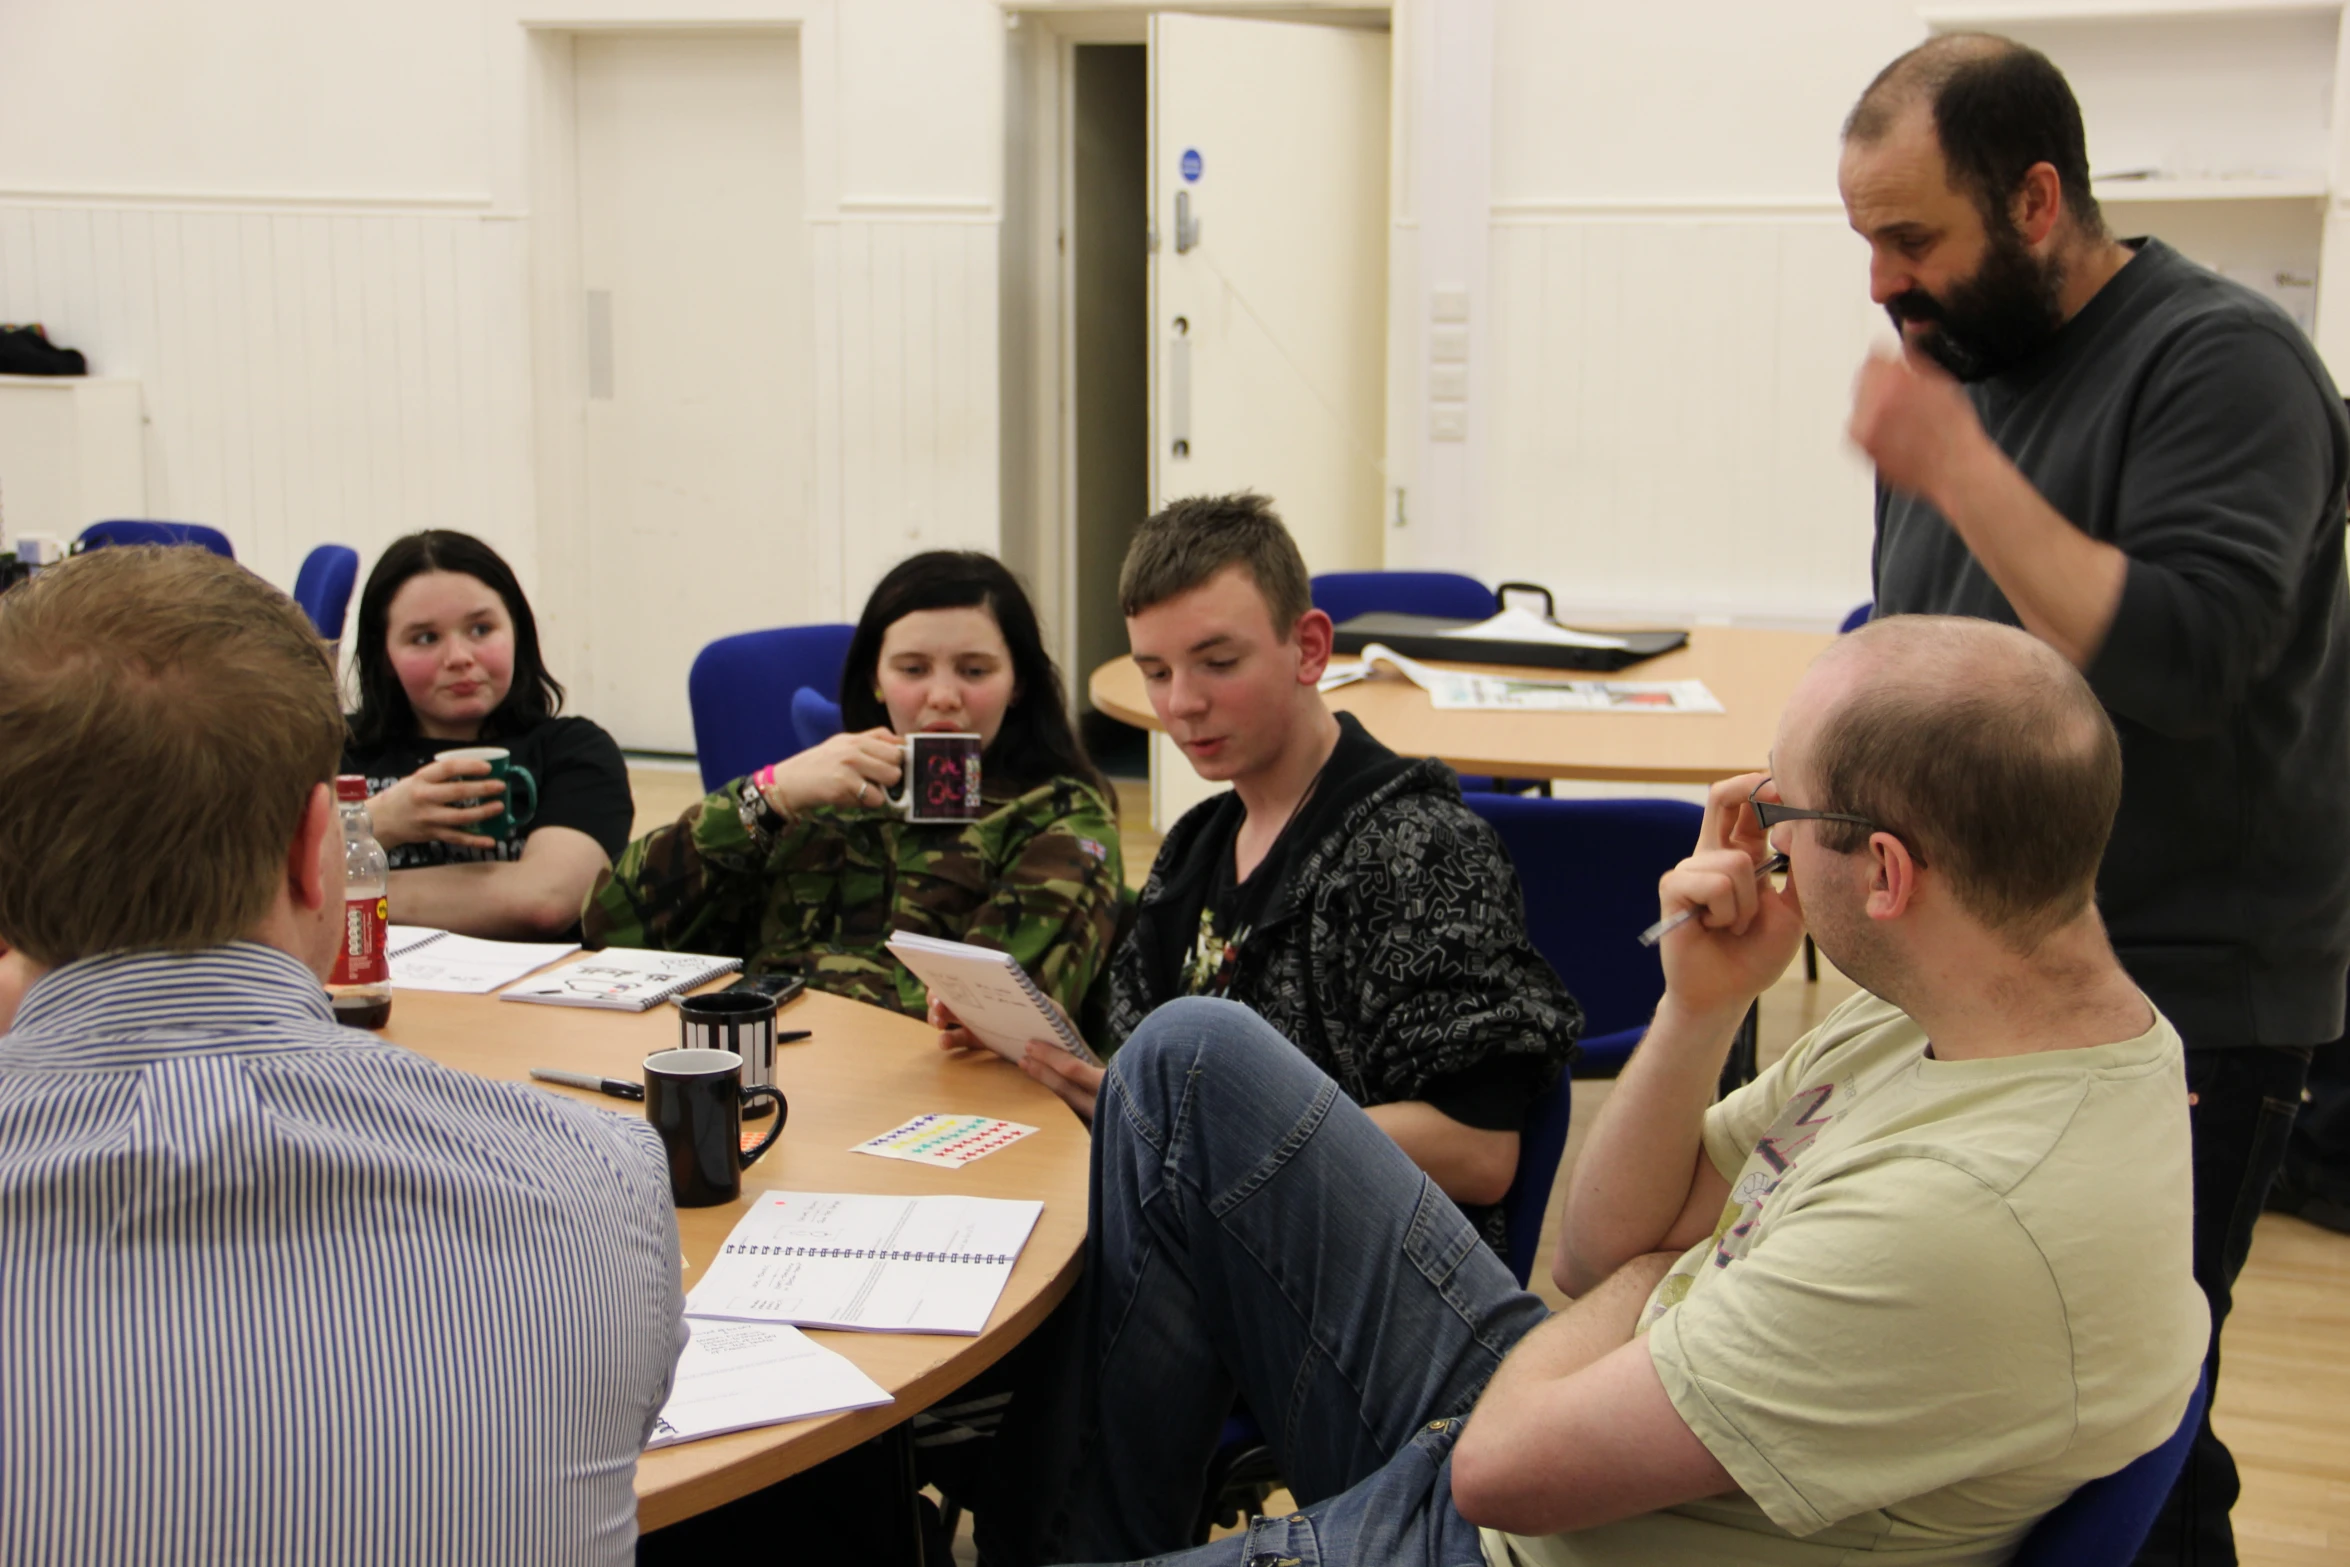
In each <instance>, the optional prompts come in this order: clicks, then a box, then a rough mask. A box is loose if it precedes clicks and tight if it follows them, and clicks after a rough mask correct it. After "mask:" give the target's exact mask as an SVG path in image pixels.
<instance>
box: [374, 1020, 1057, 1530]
mask: <svg viewBox="0 0 2350 1567" xmlns="http://www.w3.org/2000/svg"><path fill="white" fill-rule="evenodd" d="M777 1026H778V1028H781V1029H800V1028H804V1029H809V1030H812V1031H813V1033H814V1036H815V1037H813V1038H811V1039H807V1040H804V1041H801V1042H800V1043H797V1044H789V1045H784V1046H782V1047H781V1048H779V1049H778V1050H777V1052H776V1073H775V1075H776V1086H778V1087H779V1088H781V1089H782V1090H783V1092H784V1096H785V1097H786V1099H787V1100H789V1102H790V1105H791V1116H790V1121H789V1124H788V1125H787V1126H786V1128H785V1130H784V1133H783V1135H782V1137H780V1138H778V1139H777V1141H776V1144H775V1147H774V1148H773V1149H772V1150H771V1151H770V1152H769V1153H768V1154H767V1155H766V1156H765V1157H764V1158H762V1159H761V1160H760V1161H759V1162H758V1163H757V1164H754V1165H752V1166H751V1168H750V1169H749V1170H747V1171H745V1172H744V1174H743V1192H744V1199H743V1200H742V1201H739V1202H736V1203H733V1204H730V1205H728V1206H726V1207H720V1208H681V1209H679V1210H678V1214H677V1227H678V1232H679V1239H680V1240H681V1241H682V1242H683V1245H684V1251H685V1285H686V1288H688V1289H691V1288H692V1287H693V1285H694V1281H695V1279H696V1278H698V1277H699V1276H700V1273H701V1270H702V1268H703V1267H704V1266H706V1265H707V1264H708V1262H709V1261H710V1259H711V1258H712V1257H714V1256H716V1255H717V1253H718V1248H719V1246H720V1245H722V1244H723V1243H724V1242H725V1240H726V1236H727V1233H728V1232H729V1231H731V1230H732V1229H733V1228H734V1224H735V1221H736V1220H737V1219H738V1218H740V1217H741V1216H742V1214H743V1212H744V1211H745V1209H747V1208H748V1206H749V1199H750V1197H751V1195H752V1194H753V1193H756V1192H759V1191H764V1190H771V1189H782V1190H790V1191H819V1192H886V1193H898V1192H906V1193H926V1192H961V1193H964V1194H966V1195H970V1196H977V1197H1023V1198H1037V1199H1041V1200H1042V1201H1043V1203H1044V1214H1043V1217H1041V1218H1040V1219H1038V1220H1037V1224H1036V1229H1035V1231H1034V1233H1032V1234H1031V1235H1030V1236H1029V1237H1028V1245H1027V1246H1026V1248H1025V1249H1023V1250H1022V1251H1021V1253H1020V1261H1019V1263H1018V1265H1017V1266H1016V1267H1014V1269H1013V1270H1012V1279H1011V1283H1010V1284H1008V1285H1007V1286H1006V1287H1005V1289H1004V1293H1003V1298H1002V1299H1000V1300H998V1301H997V1302H996V1308H995V1312H994V1314H993V1315H992V1316H990V1317H989V1318H988V1322H987V1329H986V1331H985V1332H983V1333H981V1334H980V1335H979V1336H978V1337H976V1338H956V1337H950V1336H947V1335H943V1334H935V1333H834V1332H822V1331H812V1332H811V1334H810V1336H811V1337H813V1338H815V1339H817V1340H818V1341H820V1342H821V1343H823V1344H824V1345H825V1346H826V1347H827V1348H830V1349H834V1350H838V1351H839V1352H840V1353H841V1354H843V1355H846V1356H847V1357H848V1358H849V1359H851V1360H853V1361H855V1362H856V1363H857V1365H858V1366H859V1367H861V1368H862V1369H863V1370H864V1372H865V1374H866V1375H867V1376H869V1377H871V1378H873V1380H874V1381H876V1382H878V1383H880V1384H881V1385H882V1386H883V1387H884V1388H886V1389H888V1390H889V1392H890V1393H891V1394H893V1395H894V1396H895V1398H896V1402H895V1403H892V1404H885V1405H883V1406H882V1407H881V1408H878V1409H863V1410H855V1411H851V1412H849V1413H846V1414H838V1415H824V1416H820V1417H818V1418H816V1419H812V1420H795V1421H792V1422H791V1423H789V1424H787V1425H777V1426H763V1427H761V1428H759V1429H757V1430H753V1431H738V1432H736V1433H734V1434H733V1435H731V1436H720V1437H711V1438H708V1439H706V1440H703V1441H699V1442H687V1443H683V1444H680V1445H679V1446H676V1447H667V1448H663V1449H661V1450H660V1451H659V1452H655V1453H647V1454H645V1455H644V1457H643V1458H641V1459H640V1460H639V1461H638V1463H637V1472H636V1494H637V1525H638V1527H639V1528H640V1529H645V1530H652V1529H658V1528H661V1527H662V1526H663V1525H665V1524H671V1523H675V1522H677V1521H678V1520H679V1519H681V1518H686V1517H690V1516H691V1515H693V1514H695V1513H699V1512H702V1511H704V1510H706V1509H708V1508H711V1507H715V1506H717V1505H718V1504H720V1503H721V1502H729V1501H732V1500H734V1499H735V1498H737V1497H740V1496H747V1495H749V1494H750V1493H751V1492H753V1491H756V1490H758V1489H760V1488H761V1487H763V1486H767V1485H771V1484H773V1483H774V1482H775V1481H777V1480H781V1479H783V1478H785V1477H786V1476H788V1475H792V1474H796V1473H798V1472H799V1471H800V1470H803V1469H805V1468H807V1467H809V1466H810V1465H811V1464H815V1463H818V1462H820V1461H822V1460H824V1459H827V1458H830V1457H832V1456H833V1455H834V1454H836V1453H840V1452H843V1451H845V1450H847V1449H848V1448H850V1447H852V1446H854V1445H855V1444H857V1443H859V1442H862V1441H864V1440H865V1439H866V1438H868V1437H871V1436H874V1435H877V1434H879V1433H880V1432H883V1431H886V1430H888V1429H889V1428H890V1427H891V1426H893V1425H895V1424H897V1423H898V1422H899V1421H902V1420H907V1419H910V1418H911V1417H912V1416H913V1415H914V1414H916V1413H917V1412H918V1411H920V1410H922V1409H925V1408H927V1407H929V1406H930V1405H931V1404H933V1403H935V1402H937V1401H938V1400H939V1399H940V1398H941V1397H943V1396H945V1395H946V1394H948V1393H950V1392H952V1391H954V1390H955V1389H956V1388H958V1387H961V1386H962V1385H963V1384H964V1383H965V1382H968V1381H969V1380H970V1379H971V1378H972V1377H973V1376H975V1375H977V1374H978V1373H979V1372H980V1371H982V1370H984V1369H986V1368H987V1367H988V1366H990V1365H992V1364H994V1363H995V1361H996V1360H998V1359H999V1358H1001V1357H1002V1356H1003V1355H1004V1354H1005V1352H1006V1351H1008V1350H1010V1349H1011V1347H1012V1346H1013V1345H1014V1344H1017V1343H1018V1342H1019V1341H1020V1340H1021V1339H1022V1338H1024V1337H1026V1336H1027V1335H1028V1333H1029V1332H1030V1330H1031V1329H1033V1328H1034V1327H1035V1326H1036V1325H1037V1324H1038V1323H1039V1322H1041V1321H1043V1320H1044V1317H1045V1314H1046V1313H1047V1312H1049V1311H1051V1310H1052V1308H1053V1307H1054V1306H1055V1305H1057V1304H1058V1303H1059V1302H1060V1300H1061V1298H1062V1297H1063V1296H1064V1295H1066V1294H1067V1293H1068V1292H1069V1286H1070V1285H1071V1284H1073V1283H1074V1282H1075V1281H1076V1278H1077V1270H1078V1267H1079V1256H1078V1253H1079V1249H1080V1247H1081V1246H1082V1245H1083V1244H1084V1241H1085V1204H1086V1178H1087V1165H1088V1159H1089V1156H1090V1153H1091V1144H1090V1141H1089V1139H1088V1137H1087V1135H1086V1130H1085V1128H1084V1126H1083V1125H1081V1124H1080V1123H1079V1122H1078V1120H1077V1118H1076V1117H1075V1116H1073V1115H1071V1114H1070V1113H1069V1111H1068V1109H1067V1108H1066V1107H1065V1106H1063V1105H1062V1104H1061V1102H1060V1101H1059V1100H1058V1099H1055V1098H1054V1097H1053V1096H1052V1095H1051V1094H1050V1093H1048V1092H1046V1091H1045V1090H1044V1089H1043V1088H1041V1087H1039V1086H1038V1085H1037V1084H1036V1083H1034V1082H1032V1081H1030V1080H1029V1078H1028V1077H1027V1076H1026V1075H1024V1074H1023V1073H1021V1072H1020V1071H1019V1070H1017V1069H1016V1068H1014V1067H1012V1066H1010V1065H1008V1064H1007V1063H1005V1062H1002V1061H999V1060H997V1059H996V1058H995V1057H994V1056H985V1057H983V1058H963V1059H957V1058H950V1057H948V1056H947V1055H945V1054H943V1053H942V1052H941V1051H940V1050H939V1049H938V1047H937V1043H936V1041H937V1038H938V1036H937V1033H936V1032H935V1031H934V1030H932V1029H931V1028H930V1027H928V1026H927V1025H925V1024H923V1023H919V1022H917V1021H915V1020H914V1019H912V1018H909V1017H905V1016H902V1015H900V1014H898V1013H895V1012H886V1011H883V1010H881V1009H880V1008H878V1007H869V1006H865V1005H863V1004H861V1003H859V1002H855V1001H847V1000H843V999H842V998H840V997H838V996H828V995H822V994H819V993H817V992H815V991H809V992H806V993H805V994H803V995H802V996H800V998H799V999H797V1000H795V1001H792V1002H789V1003H787V1004H786V1005H785V1007H784V1008H783V1010H782V1012H781V1013H780V1014H778V1018H777ZM384 1037H385V1038H387V1039H390V1040H392V1041H394V1042H395V1043H398V1044H402V1045H405V1046H407V1047H408V1048H409V1049H411V1050H415V1051H418V1052H420V1053H422V1054H424V1055H427V1056H430V1057H431V1058H432V1059H433V1060H435V1061H438V1062H440V1063H441V1064H443V1065H444V1066H452V1067H457V1068H459V1069H461V1070H463V1071H467V1072H474V1073H478V1074H479V1075H481V1076H483V1077H493V1078H508V1079H514V1080H517V1081H520V1080H525V1078H526V1074H527V1072H528V1069H529V1068H531V1067H533V1066H561V1067H569V1068H571V1069H573V1070H575V1071H582V1072H594V1073H597V1074H599V1075H601V1076H605V1077H625V1078H629V1079H631V1080H634V1079H637V1078H639V1077H640V1076H641V1075H642V1074H641V1068H642V1063H643V1061H644V1058H645V1057H646V1056H648V1055H650V1054H651V1053H653V1052H654V1051H656V1050H665V1049H668V1048H670V1047H672V1046H674V1045H675V1044H676V1043H677V1042H678V1022H677V1012H676V1009H675V1008H673V1007H668V1006H658V1007H655V1008H653V1009H652V1010H651V1011H649V1012H643V1013H634V1012H600V1011H596V1010H594V1009H593V1008H588V1007H552V1006H534V1005H526V1004H518V1003H513V1002H505V1001H500V1000H498V999H497V998H496V997H494V996H453V995H442V994H437V993H434V992H431V991H420V990H400V991H396V992H395V993H394V999H393V1003H392V1021H391V1024H390V1026H389V1027H387V1028H386V1029H385V1030H384ZM537 1086H540V1087H542V1088H544V1089H545V1091H546V1092H549V1093H561V1094H571V1095H573V1096H574V1097H576V1098H578V1099H580V1100H581V1101H583V1102H585V1103H590V1104H593V1105H595V1106H597V1107H598V1108H600V1109H605V1110H611V1111H614V1112H615V1113H618V1114H623V1115H636V1114H641V1113H642V1111H641V1108H640V1107H639V1106H637V1105H635V1104H632V1103H630V1102H629V1101H627V1100H623V1099H612V1098H607V1097H605V1096H603V1095H601V1094H594V1093H588V1092H585V1091H581V1090H575V1089H565V1088H555V1087H553V1086H551V1085H543V1084H542V1085H537ZM925 1111H941V1112H946V1113H951V1114H968V1115H993V1116H1001V1117H1003V1118H1004V1119H1006V1120H1011V1121H1019V1122H1022V1123H1024V1124H1026V1125H1029V1126H1034V1127H1036V1128H1037V1131H1036V1134H1035V1135H1034V1136H1032V1137H1025V1138H1022V1139H1021V1140H1020V1141H1019V1142H1017V1143H1014V1144H1012V1145H1011V1146H1010V1147H1008V1148H1005V1149H1002V1150H1000V1151H998V1152H996V1153H992V1154H989V1155H988V1156H987V1157H986V1158H984V1159H981V1160H978V1161H977V1162H975V1163H973V1164H969V1165H966V1166H964V1167H963V1168H962V1169H960V1170H941V1169H935V1168H932V1167H930V1166H928V1165H920V1164H910V1163H908V1162H906V1161H904V1160H902V1159H877V1158H874V1157H872V1156H871V1155H869V1154H852V1153H850V1152H849V1151H848V1150H849V1148H850V1146H851V1145H852V1144H855V1143H860V1142H863V1141H865V1140H866V1139H867V1138H869V1137H874V1136H877V1135H879V1134H880V1133H882V1132H886V1131H888V1130H889V1129H890V1128H892V1127H894V1126H897V1125H899V1124H900V1123H901V1122H904V1121H906V1120H907V1119H909V1118H910V1117H912V1116H916V1115H920V1114H922V1113H924V1112H925ZM751 1125H752V1127H753V1128H757V1127H759V1126H761V1125H762V1123H759V1122H752V1123H751Z"/></svg>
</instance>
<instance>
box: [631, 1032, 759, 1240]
mask: <svg viewBox="0 0 2350 1567" xmlns="http://www.w3.org/2000/svg"><path fill="white" fill-rule="evenodd" d="M761 1098H764V1099H771V1100H773V1101H774V1102H775V1124H774V1125H773V1126H771V1127H769V1128H767V1135H766V1136H765V1137H762V1138H761V1139H759V1142H758V1144H757V1146H755V1147H752V1148H747V1149H746V1148H745V1147H743V1145H742V1137H743V1103H744V1101H745V1100H755V1099H761ZM790 1115H791V1106H790V1105H788V1104H786V1103H785V1102H784V1098H783V1095H781V1094H779V1093H777V1092H776V1091H775V1090H774V1089H772V1088H745V1087H744V1086H743V1058H742V1057H741V1056H738V1055H736V1054H735V1053H734V1052H733V1051H731V1050H664V1051H661V1052H660V1053H659V1054H657V1055H650V1056H647V1057H645V1119H646V1120H647V1121H650V1122H651V1123H652V1124H653V1130H654V1131H656V1132H658V1133H660V1134H661V1147H662V1149H663V1151H664V1152H666V1153H667V1154H668V1156H669V1195H670V1196H671V1197H673V1198H675V1199H676V1200H677V1205H678V1206H679V1207H680V1208H714V1207H716V1206H717V1205H718V1204H720V1203H725V1202H732V1201H734V1200H735V1199H736V1198H737V1197H740V1196H741V1195H742V1192H743V1178H742V1173H743V1171H744V1170H746V1169H748V1168H750V1166H751V1164H752V1163H753V1161H755V1160H756V1159H757V1158H758V1157H759V1156H760V1155H761V1154H763V1153H765V1152H766V1151H767V1150H768V1149H769V1148H771V1147H773V1146H774V1145H775V1139H776V1138H777V1137H778V1136H780V1135H781V1134H782V1132H783V1123H784V1121H785V1120H786V1119H787V1118H788V1117H789V1116H790Z"/></svg>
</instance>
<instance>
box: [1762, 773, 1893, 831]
mask: <svg viewBox="0 0 2350 1567" xmlns="http://www.w3.org/2000/svg"><path fill="white" fill-rule="evenodd" d="M1770 786H1771V781H1770V779H1768V778H1765V779H1764V780H1763V781H1762V782H1761V783H1758V784H1756V785H1755V786H1754V792H1753V793H1752V794H1749V795H1748V796H1747V797H1746V803H1747V804H1748V805H1751V806H1753V807H1754V819H1755V820H1756V821H1758V822H1760V823H1762V829H1763V831H1764V832H1769V831H1770V830H1771V829H1772V828H1774V827H1776V826H1778V825H1779V824H1780V823H1781V822H1850V823H1852V825H1853V826H1855V827H1866V828H1867V829H1868V830H1869V831H1871V832H1892V831H1893V829H1892V828H1890V827H1885V826H1881V825H1879V824H1878V823H1876V822H1872V821H1870V820H1869V819H1868V818H1867V817H1865V816H1851V815H1847V814H1846V813H1845V812H1843V811H1807V810H1805V809H1804V808H1803V807H1801V806H1799V805H1782V804H1781V803H1779V802H1778V801H1777V800H1766V799H1764V798H1763V797H1762V792H1763V791H1764V790H1765V789H1768V788H1769V787H1770ZM1894 836H1895V837H1899V836H1900V834H1899V833H1894Z"/></svg>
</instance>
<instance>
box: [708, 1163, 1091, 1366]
mask: <svg viewBox="0 0 2350 1567" xmlns="http://www.w3.org/2000/svg"><path fill="white" fill-rule="evenodd" d="M1043 1212H1044V1204H1043V1203H1041V1202H1016V1201H1012V1200H1010V1199H1008V1198H1002V1197H951V1196H950V1197H865V1196H854V1195H849V1194H845V1193H839V1192H762V1193H761V1194H760V1195H759V1198H758V1200H757V1201H756V1202H754V1203H753V1204H752V1205H751V1211H750V1212H748V1213H746V1214H744V1215H743V1216H742V1218H741V1220H740V1221H739V1222H738V1223H736V1225H735V1227H734V1233H733V1234H731V1235H729V1236H727V1238H726V1244H725V1245H724V1246H723V1247H721V1248H719V1252H718V1255H717V1257H716V1258H715V1259H713V1260H712V1262H711V1263H710V1266H709V1268H708V1270H707V1271H705V1272H704V1273H703V1274H702V1277H701V1281H700V1282H699V1283H697V1284H695V1285H694V1287H693V1290H692V1292H691V1293H690V1294H688V1295H687V1296H686V1298H685V1314H686V1315H687V1316H689V1317H708V1318H721V1319H728V1320H732V1321H736V1322H789V1323H792V1324H794V1325H796V1326H799V1327H803V1328H849V1329H853V1330H855V1331H858V1332H864V1333H962V1334H975V1333H977V1332H979V1331H980V1330H981V1329H982V1328H984V1327H986V1326H987V1318H988V1314H989V1313H990V1312H992V1311H994V1310H995V1303H996V1299H997V1297H998V1296H1000V1295H1002V1294H1003V1292H1004V1285H1005V1284H1006V1283H1008V1282H1009V1281H1010V1280H1011V1277H1012V1265H1013V1264H1014V1263H1016V1262H1018V1261H1019V1260H1020V1248H1021V1247H1023V1246H1025V1245H1027V1244H1028V1234H1029V1232H1030V1231H1031V1230H1033V1229H1035V1228H1036V1221H1037V1218H1038V1216H1039V1215H1041V1214H1042V1213H1043Z"/></svg>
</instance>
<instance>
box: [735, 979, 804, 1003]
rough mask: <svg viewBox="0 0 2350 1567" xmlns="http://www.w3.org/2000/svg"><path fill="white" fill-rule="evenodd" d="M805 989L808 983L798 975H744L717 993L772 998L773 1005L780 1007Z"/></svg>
mask: <svg viewBox="0 0 2350 1567" xmlns="http://www.w3.org/2000/svg"><path fill="white" fill-rule="evenodd" d="M807 988H808V981H807V980H806V979H805V978H804V977H803V976H801V975H798V974H745V975H744V976H743V977H742V978H740V979H738V980H736V981H735V982H734V983H733V984H731V985H729V986H727V987H726V988H725V989H724V990H722V991H720V992H718V993H719V994H720V995H722V996H728V995H732V994H734V993H735V992H736V991H738V990H741V991H748V992H750V993H751V994H753V995H758V996H773V997H774V998H775V1004H776V1005H777V1006H782V1005H783V1004H784V1003H785V1002H786V1001H789V1000H790V999H791V998H792V997H794V996H796V995H798V994H799V993H800V992H801V991H803V990H806V989H807Z"/></svg>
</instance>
